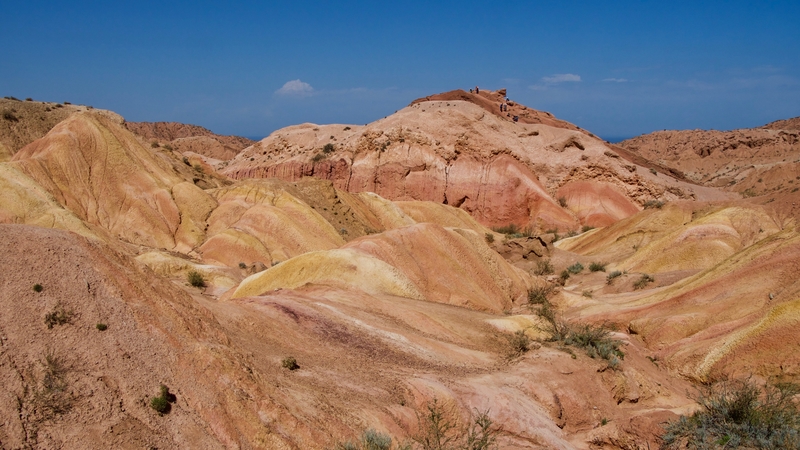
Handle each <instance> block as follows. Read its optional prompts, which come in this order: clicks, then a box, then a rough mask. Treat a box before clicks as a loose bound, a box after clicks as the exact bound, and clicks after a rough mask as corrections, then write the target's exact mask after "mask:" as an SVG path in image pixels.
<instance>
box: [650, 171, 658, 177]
mask: <svg viewBox="0 0 800 450" xmlns="http://www.w3.org/2000/svg"><path fill="white" fill-rule="evenodd" d="M650 173H652V174H653V175H656V176H658V171H657V170H656V169H650Z"/></svg>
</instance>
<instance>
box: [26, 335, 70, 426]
mask: <svg viewBox="0 0 800 450" xmlns="http://www.w3.org/2000/svg"><path fill="white" fill-rule="evenodd" d="M42 366H43V371H44V373H43V376H42V379H41V383H38V382H37V383H36V384H37V386H36V387H35V388H34V390H33V400H34V403H35V404H36V406H37V407H38V409H40V410H41V411H42V413H43V414H44V417H45V418H50V417H52V416H54V415H56V414H63V413H65V412H67V411H69V410H70V408H71V407H72V395H71V394H70V393H69V389H68V385H67V378H66V377H67V373H68V372H69V368H68V366H67V364H66V361H64V359H63V358H61V357H60V356H57V355H56V354H55V353H54V352H53V351H52V350H47V351H46V352H45V354H44V361H43V362H42Z"/></svg>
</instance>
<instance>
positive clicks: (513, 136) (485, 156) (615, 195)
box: [218, 91, 724, 231]
mask: <svg viewBox="0 0 800 450" xmlns="http://www.w3.org/2000/svg"><path fill="white" fill-rule="evenodd" d="M451 97H452V99H450V98H451ZM438 98H444V99H442V100H440V99H438ZM501 101H505V100H504V99H503V98H502V95H501V94H499V93H496V92H486V91H483V92H481V94H479V95H478V94H468V93H464V92H463V91H461V92H458V91H456V92H453V93H447V94H441V95H439V96H432V97H430V99H428V98H425V99H420V100H417V101H415V102H414V103H412V104H411V105H410V106H408V107H406V108H404V109H402V110H400V111H398V112H397V113H395V114H393V115H391V116H389V117H387V118H385V119H382V120H378V121H376V122H373V123H371V124H369V125H366V126H356V125H313V124H303V125H297V126H293V127H288V128H284V129H282V130H278V131H275V132H274V133H272V134H271V135H270V136H268V137H267V138H265V139H264V140H262V141H261V142H259V143H257V144H255V145H253V146H251V147H248V148H247V149H245V150H243V151H242V152H241V153H240V154H239V155H237V156H236V157H235V158H234V159H232V160H231V161H229V162H225V163H222V164H220V165H219V166H218V167H220V168H221V172H222V173H224V174H226V175H228V176H230V177H231V178H234V179H245V178H265V177H270V178H280V179H284V180H289V181H295V180H299V179H301V178H302V177H306V176H311V177H315V178H321V179H327V180H331V181H332V182H333V184H334V186H336V187H337V188H339V189H342V190H345V191H348V192H354V193H357V192H366V191H368V192H375V193H377V194H379V195H381V196H383V197H385V198H388V199H389V200H426V201H433V202H437V203H442V204H446V205H452V206H455V207H458V208H461V209H463V210H465V211H467V212H469V213H470V214H471V215H472V216H473V217H475V219H477V220H478V221H479V222H480V223H482V224H484V225H487V226H503V225H509V224H515V225H517V226H519V227H521V228H526V227H528V228H531V229H534V230H539V231H544V230H547V229H558V230H562V231H569V230H577V229H579V228H580V227H581V226H582V225H588V226H605V225H609V224H611V223H613V222H615V221H617V220H619V219H621V218H624V217H628V216H630V215H632V214H634V213H635V212H637V211H639V210H641V208H642V205H643V204H644V203H645V202H647V201H653V200H675V199H690V198H691V199H701V200H702V199H713V198H724V194H720V193H719V192H718V191H716V190H710V189H706V188H704V187H702V186H697V185H693V184H690V183H686V182H684V181H682V180H679V179H676V178H673V177H671V176H665V175H663V174H658V173H657V172H655V171H651V170H649V169H647V168H646V167H643V166H640V165H637V164H635V163H631V162H629V161H627V160H626V159H624V158H621V157H620V156H619V155H618V154H617V153H615V151H614V149H613V148H612V147H609V146H608V145H606V143H605V142H604V141H602V140H600V139H597V138H595V137H593V135H592V134H591V133H588V132H584V131H581V130H579V129H578V128H577V127H575V126H574V125H571V124H568V123H566V122H564V121H560V120H557V119H555V118H553V117H552V116H551V115H549V114H548V113H542V112H538V111H534V110H532V109H528V108H526V107H524V106H522V105H517V104H514V105H513V106H512V107H511V108H512V110H513V112H514V113H515V114H516V113H519V114H520V115H521V117H522V118H523V119H524V120H521V121H520V122H517V123H515V122H514V121H512V120H511V118H509V117H506V116H504V115H501V114H500V113H499V105H500V102H501ZM490 111H491V112H490Z"/></svg>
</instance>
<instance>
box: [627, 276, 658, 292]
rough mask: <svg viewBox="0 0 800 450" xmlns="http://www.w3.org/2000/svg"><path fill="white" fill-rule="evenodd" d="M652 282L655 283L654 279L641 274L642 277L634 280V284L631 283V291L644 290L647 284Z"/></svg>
mask: <svg viewBox="0 0 800 450" xmlns="http://www.w3.org/2000/svg"><path fill="white" fill-rule="evenodd" d="M654 281H656V280H655V278H653V277H652V276H650V275H648V274H646V273H643V274H642V276H641V277H640V278H639V279H638V280H636V282H635V283H633V289H634V290H636V291H638V290H639V289H644V288H645V287H647V285H648V284H650V283H652V282H654Z"/></svg>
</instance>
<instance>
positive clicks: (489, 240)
mask: <svg viewBox="0 0 800 450" xmlns="http://www.w3.org/2000/svg"><path fill="white" fill-rule="evenodd" d="M484 238H485V239H486V243H487V244H491V243H492V242H494V234H492V233H486V234H485V235H484Z"/></svg>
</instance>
